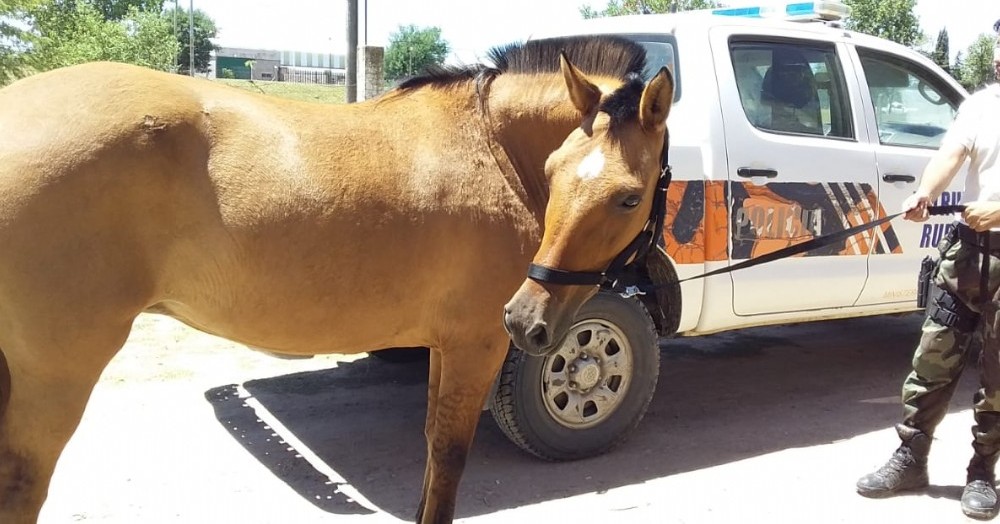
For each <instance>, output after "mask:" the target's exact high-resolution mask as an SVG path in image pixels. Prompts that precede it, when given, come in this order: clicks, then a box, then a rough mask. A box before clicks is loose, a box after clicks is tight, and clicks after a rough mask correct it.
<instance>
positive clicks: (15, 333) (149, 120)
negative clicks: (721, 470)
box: [0, 39, 673, 524]
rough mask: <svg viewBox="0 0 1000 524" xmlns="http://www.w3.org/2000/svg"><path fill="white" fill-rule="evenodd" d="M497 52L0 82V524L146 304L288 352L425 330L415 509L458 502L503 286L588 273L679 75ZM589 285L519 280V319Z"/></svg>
mask: <svg viewBox="0 0 1000 524" xmlns="http://www.w3.org/2000/svg"><path fill="white" fill-rule="evenodd" d="M492 58H493V61H494V62H495V67H482V66H477V67H470V68H455V69H447V70H440V71H437V72H436V73H433V74H431V75H429V76H424V77H420V78H416V79H413V80H410V81H408V82H406V83H404V84H403V85H402V86H401V87H399V88H398V89H396V90H394V91H392V92H390V93H388V94H386V95H385V96H383V97H381V98H380V99H377V100H374V101H370V102H365V103H360V104H353V105H343V106H320V105H314V104H308V103H300V102H290V101H280V100H278V99H272V98H268V97H263V96H258V95H255V94H250V93H244V92H241V91H237V90H234V89H231V88H229V87H225V86H221V85H218V84H215V83H212V82H209V81H205V80H195V79H190V78H186V77H182V76H176V75H169V74H164V73H158V72H153V71H150V70H146V69H141V68H137V67H132V66H126V65H116V64H107V63H101V64H87V65H82V66H76V67H72V68H67V69H63V70H58V71H54V72H50V73H44V74H39V75H36V76H33V77H30V78H27V79H25V80H21V81H19V82H17V83H15V84H13V85H11V86H9V87H7V88H6V89H4V90H0V246H2V252H0V350H2V353H0V522H3V523H4V524H20V523H31V522H35V521H36V520H37V515H38V512H39V509H40V508H41V506H42V504H43V502H44V500H45V498H46V494H47V490H48V485H49V479H50V477H51V475H52V473H53V470H54V468H55V464H56V460H57V459H58V457H59V455H60V453H61V451H62V449H63V447H64V445H65V444H66V443H67V441H68V440H69V438H70V437H71V435H72V434H73V432H74V430H75V428H76V427H77V424H78V423H79V421H80V418H81V416H82V413H83V411H84V407H85V405H86V403H87V400H88V397H89V396H90V393H91V390H92V388H93V387H94V385H95V383H96V382H97V381H98V378H99V376H100V374H101V372H102V370H103V369H104V367H105V366H106V365H107V364H108V362H109V361H110V360H111V359H112V357H114V356H115V354H116V352H117V351H118V350H119V349H120V348H121V347H122V345H123V343H124V342H125V339H126V336H127V335H128V334H129V330H130V329H131V326H132V322H133V320H134V319H135V318H136V316H137V315H139V314H140V313H142V312H153V313H161V314H166V315H169V316H171V317H174V318H176V319H179V320H180V321H182V322H184V323H186V324H188V325H190V326H192V327H194V328H197V329H199V330H202V331H205V332H208V333H212V334H215V335H219V336H222V337H225V338H228V339H231V340H234V341H237V342H240V343H243V344H246V345H249V346H252V347H258V348H266V349H267V350H268V351H272V352H275V353H282V354H287V355H308V354H319V353H358V352H364V351H370V350H375V349H378V348H387V347H406V346H427V347H430V348H431V350H432V351H431V363H430V377H429V392H428V409H427V421H426V437H427V453H428V457H427V466H426V473H425V476H424V483H423V492H422V499H421V502H420V505H419V509H418V514H417V521H418V522H423V523H442V522H450V521H451V519H452V517H453V514H454V510H455V500H456V491H457V488H458V483H459V479H460V477H461V474H462V470H463V468H464V466H465V461H466V456H467V453H468V450H469V447H470V446H471V443H472V439H473V433H474V430H475V427H476V423H477V420H478V419H479V417H480V412H481V407H482V406H483V404H484V400H485V398H486V397H487V395H488V392H489V390H490V386H491V383H492V381H493V380H494V377H495V375H496V373H497V371H498V369H499V367H500V365H501V363H502V361H503V359H504V355H505V353H506V352H507V350H508V347H509V344H510V339H509V337H508V334H507V333H506V332H505V328H504V324H505V323H504V322H502V320H501V319H502V317H503V311H504V309H503V308H504V303H505V302H506V301H507V300H508V299H509V298H510V297H511V296H512V295H513V294H514V293H515V291H517V289H518V285H519V284H521V283H522V282H523V281H524V280H525V268H526V267H527V266H528V264H529V262H531V261H532V256H533V254H535V253H536V251H537V255H534V261H535V262H536V263H538V264H544V265H547V266H550V267H553V268H559V269H566V270H571V271H591V272H592V271H601V270H603V269H604V267H605V266H607V264H608V263H609V261H611V260H612V259H613V258H615V255H616V254H617V253H618V252H620V251H621V250H622V249H624V248H625V246H626V245H627V244H629V242H630V241H631V239H632V238H634V237H635V236H636V235H637V233H638V232H639V231H640V230H641V229H642V228H643V225H644V223H645V222H646V220H647V218H648V217H649V214H650V209H651V203H650V202H651V199H652V195H653V192H654V186H655V184H656V179H657V174H658V172H659V167H660V166H659V160H660V155H661V150H662V149H663V147H664V136H665V127H666V126H665V119H666V117H667V112H668V110H669V107H670V103H671V100H672V96H673V83H672V80H671V78H670V75H669V73H668V72H666V70H662V71H661V72H660V73H659V74H658V75H656V76H655V77H654V78H653V79H652V80H651V81H650V82H648V83H647V84H643V82H642V81H641V80H639V79H638V78H637V77H636V74H637V73H640V72H641V71H642V69H643V67H644V65H643V64H644V54H643V51H642V48H641V47H639V46H636V45H635V44H632V43H630V42H628V41H624V40H615V39H588V40H553V41H538V42H529V43H527V44H524V45H512V46H508V47H506V48H499V49H497V50H495V51H494V52H493V54H492ZM584 72H585V73H584ZM543 217H544V227H543ZM595 290H596V286H595V285H592V284H591V285H582V286H580V285H559V284H538V283H535V282H527V283H525V284H524V285H523V286H522V288H521V290H520V291H517V295H516V297H515V299H514V300H513V301H512V302H511V304H510V305H509V306H508V308H507V315H506V325H507V326H508V329H510V331H511V336H513V337H514V339H515V340H517V341H518V342H519V343H520V344H521V345H523V346H524V347H525V348H528V349H530V350H531V351H532V352H534V353H543V352H545V351H548V350H549V349H550V348H551V347H553V344H555V343H557V342H558V341H559V340H560V338H561V337H562V336H563V335H564V334H565V331H566V325H567V322H568V319H570V318H572V316H573V315H574V313H575V311H576V310H577V308H578V307H579V306H580V305H581V304H582V303H583V302H584V301H585V300H587V298H588V297H589V296H591V295H592V294H593V293H594V292H595ZM525 327H527V329H528V330H530V331H531V332H530V333H528V334H526V333H525Z"/></svg>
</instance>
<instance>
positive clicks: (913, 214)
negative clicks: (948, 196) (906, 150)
mask: <svg viewBox="0 0 1000 524" xmlns="http://www.w3.org/2000/svg"><path fill="white" fill-rule="evenodd" d="M968 154H969V150H968V149H966V148H965V146H963V145H961V144H956V143H950V144H944V145H942V146H941V147H940V148H939V149H938V150H937V153H935V154H934V156H933V157H931V160H930V162H928V163H927V167H925V168H924V173H923V175H921V176H920V186H919V187H918V188H917V192H916V193H914V194H912V195H910V196H909V197H908V198H907V199H906V200H904V201H903V209H902V211H903V212H904V213H906V215H905V216H904V218H906V219H907V220H913V221H915V222H923V221H924V220H927V216H928V215H927V207H928V206H930V205H931V202H933V201H934V199H935V198H937V197H938V196H939V195H940V194H941V193H942V192H943V191H944V190H945V188H947V187H948V184H950V183H951V180H952V179H953V178H955V174H956V173H958V170H959V169H960V168H961V167H962V163H964V162H965V157H966V156H968Z"/></svg>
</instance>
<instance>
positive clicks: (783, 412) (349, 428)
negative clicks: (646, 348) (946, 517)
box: [206, 318, 967, 519]
mask: <svg viewBox="0 0 1000 524" xmlns="http://www.w3.org/2000/svg"><path fill="white" fill-rule="evenodd" d="M824 325H825V327H824ZM919 325H920V319H919V318H916V319H914V318H902V319H898V320H897V319H892V321H890V322H886V321H885V319H881V320H880V319H854V320H845V321H837V325H835V327H834V329H831V328H830V324H829V323H822V324H808V325H803V326H796V327H788V326H785V327H776V328H760V329H752V330H744V331H741V332H733V333H724V334H720V335H714V336H712V337H702V338H695V339H688V338H685V339H670V340H665V341H663V344H662V351H661V371H660V383H659V387H658V390H657V394H656V395H655V397H654V399H653V401H652V403H651V404H650V408H649V411H648V413H647V415H646V417H645V419H644V420H643V422H642V424H641V425H640V427H639V429H638V430H637V431H636V433H635V434H634V435H633V436H632V437H631V438H630V439H629V440H628V441H627V442H626V443H625V444H624V445H623V446H622V447H620V448H618V449H616V450H614V451H613V452H611V453H608V454H606V455H603V456H599V457H594V458H591V459H586V460H584V461H578V462H571V463H551V462H545V461H542V460H539V459H536V458H534V457H531V456H529V455H528V454H526V453H524V452H522V451H520V450H519V449H518V448H517V447H515V446H514V445H513V444H511V443H510V442H509V441H508V440H507V439H506V437H505V436H504V435H503V434H502V433H501V431H500V430H499V428H498V427H497V426H496V425H495V423H494V422H493V420H492V418H491V417H490V416H489V414H488V413H484V415H483V417H482V419H481V421H480V424H479V428H478V432H477V434H476V440H475V442H474V444H473V450H472V453H471V454H470V456H469V460H468V464H467V467H466V469H465V474H464V477H463V480H462V485H461V488H460V490H459V502H458V508H457V513H458V514H457V516H459V517H470V516H475V515H481V514H488V513H492V512H495V511H499V510H503V509H508V508H514V507H518V506H523V505H527V504H533V503H538V502H542V501H546V500H552V499H559V498H564V497H568V496H572V495H578V494H583V493H590V492H595V491H596V492H601V491H605V490H608V489H611V488H615V487H620V486H625V485H630V484H636V483H641V482H643V481H647V480H650V479H654V478H660V477H665V476H669V475H672V474H677V473H682V472H687V471H692V470H697V469H701V468H705V467H710V466H715V465H719V464H725V463H728V462H732V461H737V460H742V459H745V458H749V457H753V456H757V455H763V454H766V453H771V452H774V451H779V450H782V449H787V448H793V447H803V446H812V445H817V444H827V443H830V442H834V441H837V440H840V439H845V438H850V437H852V436H855V435H858V434H862V433H867V432H870V431H875V430H878V429H884V428H886V427H888V426H890V425H891V424H893V423H894V422H895V421H896V419H897V417H898V410H899V406H898V403H896V402H891V401H873V399H891V398H895V397H896V396H897V395H898V391H899V386H900V383H901V380H902V378H903V377H905V375H906V372H907V371H908V369H909V368H908V366H909V359H910V356H911V353H912V348H913V343H915V342H916V338H917V336H919ZM817 330H819V331H817ZM841 330H843V331H841ZM840 332H843V333H859V332H866V333H868V335H867V337H868V339H871V340H868V341H867V342H866V343H867V344H868V345H869V347H856V345H854V344H851V343H846V344H845V343H844V341H842V340H839V339H838V340H827V341H823V340H821V338H822V337H825V338H830V334H831V333H840ZM835 338H836V337H835ZM883 339H884V340H883ZM804 341H808V346H806V343H805V342H804ZM871 348H878V350H877V351H873V350H872V349H871ZM426 377H427V364H426V362H422V363H416V364H405V365H404V364H391V363H387V362H384V361H381V360H379V359H375V358H365V359H360V360H356V361H353V362H346V363H342V364H340V365H338V366H337V367H335V368H332V369H327V370H322V371H313V372H305V373H296V374H291V375H285V376H279V377H274V378H267V379H260V380H252V381H249V382H246V383H245V384H243V385H242V388H243V389H244V391H243V397H246V395H247V394H249V395H250V396H251V398H250V399H249V400H247V399H246V398H241V396H240V395H239V394H238V393H237V390H238V387H237V386H236V385H228V386H222V387H219V388H214V389H212V390H210V391H208V392H207V393H206V397H207V398H208V399H209V400H210V401H211V402H212V404H213V406H214V408H215V411H216V415H217V418H218V419H219V421H220V422H221V423H222V424H223V425H224V426H225V427H226V428H227V429H228V430H229V431H230V432H231V433H232V434H233V436H234V438H236V439H237V440H238V441H239V442H240V443H241V444H243V445H244V446H245V447H246V449H247V450H248V451H249V452H250V453H251V454H252V455H253V456H254V457H256V458H257V459H258V460H260V461H261V462H262V463H263V464H264V465H265V466H267V467H268V468H269V469H270V470H271V471H272V472H273V473H274V474H275V475H276V476H278V477H279V478H281V479H282V480H283V481H284V482H286V483H287V484H288V485H289V486H291V487H292V488H293V489H295V490H296V491H297V492H298V493H300V494H301V495H302V496H303V497H304V498H306V499H308V500H309V501H311V502H313V503H314V504H315V505H316V506H318V507H319V508H321V509H323V510H324V511H327V512H330V513H336V514H356V513H369V512H371V510H370V509H367V508H366V507H365V506H366V505H362V504H360V503H358V502H357V501H356V500H354V499H352V498H351V494H352V493H355V492H353V491H351V489H343V488H345V486H344V485H343V484H344V483H346V484H349V485H350V487H351V488H353V489H354V490H357V491H356V492H357V493H360V495H361V496H363V497H364V498H365V499H367V500H368V501H369V502H370V503H371V505H374V506H376V507H378V508H379V509H381V510H382V511H385V512H388V513H390V514H392V515H394V516H397V517H400V518H404V519H406V518H410V517H412V515H414V514H415V512H416V506H417V502H418V500H419V495H420V493H419V488H420V485H421V482H422V480H423V473H424V459H425V456H426V447H425V442H424V435H423V424H424V415H425V413H426V411H425V410H426ZM959 398H961V397H959ZM966 398H967V397H966ZM258 403H259V404H258ZM965 407H967V406H966V405H965V404H963V403H962V402H955V403H954V409H963V408H965ZM255 408H256V409H257V411H255V410H254V409H255ZM261 408H264V409H266V410H267V412H269V413H270V416H273V420H276V421H277V422H278V423H280V424H281V425H282V426H283V427H281V428H274V427H270V426H268V425H267V422H266V421H262V420H258V416H257V413H258V412H259V411H260V409H261ZM804 419H806V420H808V423H804V422H803V420H804ZM289 436H292V437H293V438H294V439H297V441H295V442H290V440H292V439H288V440H284V439H286V438H288V437H289ZM299 442H301V445H299ZM891 444H892V443H891V442H887V443H886V445H887V447H888V446H890V445H891ZM299 447H304V448H307V449H299ZM310 453H311V454H314V455H310ZM302 455H305V456H302ZM307 459H311V461H310V460H307ZM316 459H318V461H317V460H316ZM316 463H318V464H320V467H319V469H317V468H316V467H314V464H316ZM324 464H325V465H328V466H329V467H330V468H332V470H334V471H335V473H333V474H332V475H331V474H330V472H329V471H326V470H324V471H320V470H323V465H324ZM865 466H867V465H865ZM331 476H332V477H334V478H333V480H331V478H330V477H331ZM344 481H346V482H344ZM939 495H942V496H948V494H944V493H939ZM369 506H370V505H369Z"/></svg>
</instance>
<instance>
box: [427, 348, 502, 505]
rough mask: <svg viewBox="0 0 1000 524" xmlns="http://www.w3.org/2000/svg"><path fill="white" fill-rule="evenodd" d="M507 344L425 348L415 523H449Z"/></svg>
mask: <svg viewBox="0 0 1000 524" xmlns="http://www.w3.org/2000/svg"><path fill="white" fill-rule="evenodd" d="M509 345H510V340H509V339H508V338H507V337H506V335H499V336H495V337H492V339H490V340H488V341H485V342H484V341H483V339H479V341H478V342H476V343H469V344H457V343H456V345H449V346H447V347H441V348H432V349H431V371H430V389H429V392H428V402H427V425H426V434H427V467H426V470H425V474H424V486H423V496H422V498H421V501H420V507H419V509H418V510H417V522H418V523H419V524H447V523H450V522H451V521H452V519H453V518H454V516H455V502H456V497H457V493H458V483H459V481H460V480H461V478H462V472H463V471H464V469H465V461H466V457H467V456H468V454H469V448H471V447H472V438H473V436H474V435H475V433H476V426H477V425H478V423H479V417H480V416H481V415H482V409H483V403H484V402H485V401H486V395H488V394H489V392H490V388H491V387H492V385H493V380H494V378H495V377H496V374H497V372H498V371H499V370H500V366H501V364H503V360H504V357H505V355H506V354H507V348H508V347H509ZM435 378H437V381H436V382H435Z"/></svg>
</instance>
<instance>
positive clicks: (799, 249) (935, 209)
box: [620, 204, 989, 298]
mask: <svg viewBox="0 0 1000 524" xmlns="http://www.w3.org/2000/svg"><path fill="white" fill-rule="evenodd" d="M964 210H965V206H963V205H961V204H959V205H953V206H930V207H928V208H927V213H928V214H930V215H949V214H953V213H961V212H962V211H964ZM903 214H904V213H896V214H895V215H889V216H885V217H882V218H880V219H878V220H874V221H872V222H868V223H865V224H861V225H859V226H854V227H852V228H848V229H845V230H843V231H837V232H835V233H830V234H829V235H823V236H819V237H816V238H813V239H812V240H808V241H806V242H802V243H801V244H795V245H792V246H788V247H785V248H782V249H779V250H777V251H772V252H771V253H767V254H764V255H761V256H759V257H754V258H751V259H749V260H744V261H743V262H740V263H738V264H733V265H731V266H726V267H723V268H719V269H716V270H714V271H709V272H707V273H702V274H700V275H695V276H693V277H688V278H684V279H681V280H678V281H677V282H668V283H664V284H653V285H642V286H639V285H634V286H628V287H626V288H625V290H624V291H622V292H621V293H620V294H621V295H622V296H623V297H625V298H631V297H634V296H636V295H645V294H646V293H648V292H650V291H656V290H657V289H660V288H664V287H668V286H672V285H675V284H680V283H681V282H687V281H689V280H698V279H700V278H705V277H710V276H714V275H721V274H724V273H731V272H733V271H738V270H740V269H746V268H748V267H753V266H756V265H759V264H764V263H767V262H773V261H775V260H780V259H782V258H788V257H790V256H792V255H797V254H799V253H805V252H806V251H812V250H814V249H818V248H821V247H823V246H827V245H830V244H833V243H834V242H839V241H841V240H845V239H848V238H850V237H852V236H854V235H856V234H858V233H861V232H863V231H867V230H869V229H871V228H873V227H877V226H880V225H882V224H885V223H886V222H889V221H891V220H893V219H895V218H897V217H900V216H902V215H903ZM987 242H988V240H987ZM983 271H985V278H986V279H987V283H988V280H989V259H988V258H987V259H986V262H985V268H984V269H983ZM980 284H982V283H981V282H980ZM983 289H984V291H983V294H985V293H986V291H985V287H984V288H983Z"/></svg>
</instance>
